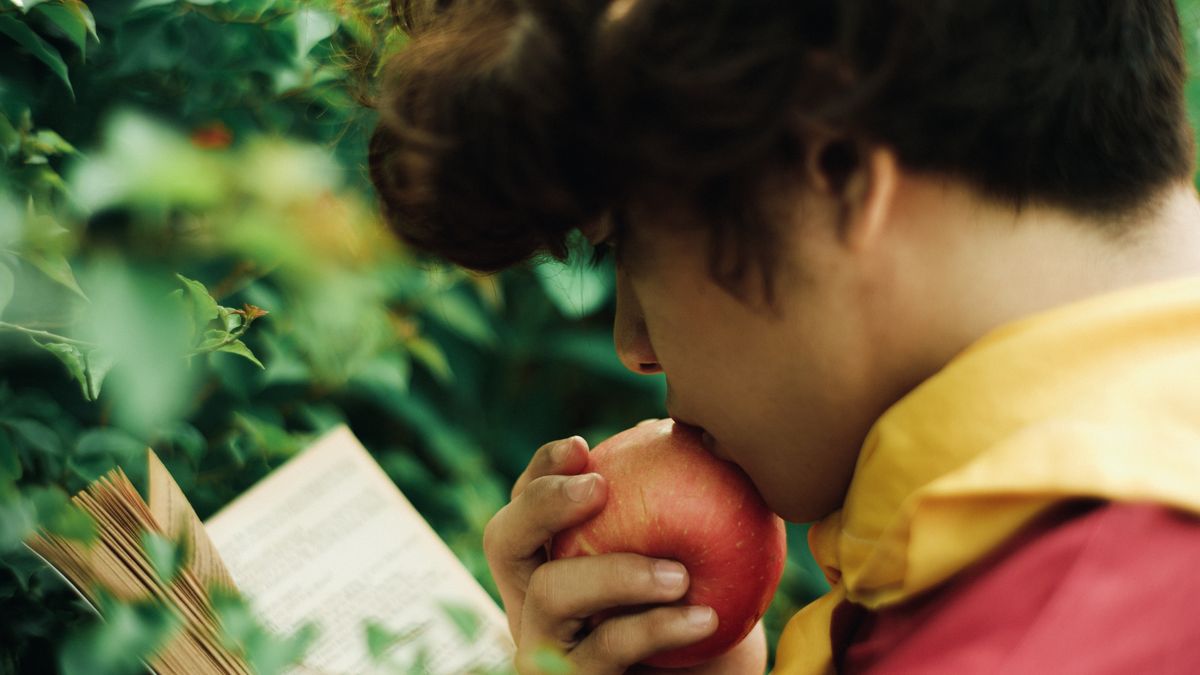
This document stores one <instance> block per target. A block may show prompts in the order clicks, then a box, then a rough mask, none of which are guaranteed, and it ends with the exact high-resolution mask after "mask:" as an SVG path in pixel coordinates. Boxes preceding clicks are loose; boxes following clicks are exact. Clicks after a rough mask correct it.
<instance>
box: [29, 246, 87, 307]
mask: <svg viewBox="0 0 1200 675" xmlns="http://www.w3.org/2000/svg"><path fill="white" fill-rule="evenodd" d="M21 257H22V258H24V259H25V260H28V261H29V264H31V265H33V266H34V267H36V268H38V269H39V270H41V272H42V274H45V275H46V276H47V277H49V278H50V279H52V280H54V281H55V282H57V283H58V284H59V285H61V286H64V287H66V288H68V289H70V290H71V291H72V292H73V293H75V295H78V296H79V297H80V298H82V299H84V300H87V299H88V297H87V294H86V293H84V292H83V289H82V288H80V286H79V280H78V279H76V278H75V272H74V271H72V269H71V263H70V262H69V261H67V258H66V256H64V255H63V254H61V253H44V252H42V251H22V252H21Z"/></svg>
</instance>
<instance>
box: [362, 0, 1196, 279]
mask: <svg viewBox="0 0 1200 675" xmlns="http://www.w3.org/2000/svg"><path fill="white" fill-rule="evenodd" d="M394 6H395V9H396V12H397V14H398V15H399V16H400V17H402V18H403V20H404V22H405V25H406V28H407V31H408V32H409V34H410V36H411V43H410V44H409V45H408V47H407V48H406V49H405V50H404V51H403V52H402V53H401V54H400V55H399V56H398V57H396V58H395V59H394V61H393V62H392V63H390V64H389V65H388V67H387V69H386V71H385V75H384V78H383V81H382V85H383V86H382V92H383V93H382V97H381V101H380V115H381V117H380V122H379V125H378V128H377V130H376V132H375V135H374V137H373V139H372V142H371V152H370V166H371V175H372V179H373V181H374V183H375V185H376V186H377V188H378V192H379V195H380V197H381V200H382V204H383V208H384V212H385V214H386V216H387V218H388V219H389V222H390V223H391V224H392V225H393V226H394V227H395V229H396V230H397V231H398V232H399V233H400V234H401V235H402V236H403V237H404V238H405V239H406V240H408V241H409V242H412V243H413V244H415V245H416V246H418V247H420V248H423V249H426V250H428V251H431V252H433V253H435V254H437V255H439V256H442V257H444V258H447V259H449V260H451V261H453V262H456V263H459V264H462V265H464V266H467V267H470V268H474V269H478V270H496V269H500V268H503V267H506V266H509V265H512V264H514V263H517V262H519V261H522V260H525V259H527V258H529V257H530V256H531V255H534V254H536V253H538V252H549V253H551V254H553V255H556V256H561V255H563V254H564V253H565V251H566V243H565V242H566V238H567V235H568V233H569V232H570V231H571V230H572V229H574V228H577V227H580V226H581V225H584V224H587V223H590V222H592V221H595V220H596V219H597V218H600V217H603V216H604V215H605V214H607V213H611V212H614V211H616V212H621V211H623V210H625V209H631V208H633V209H637V210H638V211H644V210H649V211H651V212H653V211H654V210H656V209H667V208H671V209H682V210H683V212H684V213H686V214H689V217H688V218H685V219H682V220H683V221H686V222H688V223H690V224H691V226H694V227H698V228H702V229H703V230H706V231H708V232H709V233H711V235H712V238H711V240H710V241H711V243H712V248H711V260H710V263H711V265H712V269H713V274H714V276H715V277H716V278H718V279H719V280H721V281H722V282H729V283H732V282H736V281H737V280H739V279H741V278H742V277H743V276H744V275H745V274H746V273H747V271H749V270H752V269H755V268H758V269H760V270H763V271H764V281H769V276H770V275H769V274H768V272H769V270H770V269H771V267H772V265H773V263H774V261H773V257H772V254H773V251H774V250H775V247H774V246H772V244H773V243H774V240H775V234H774V231H773V227H774V226H773V223H775V222H778V221H779V219H778V217H777V214H774V213H773V209H775V208H777V207H778V206H779V204H780V199H779V198H778V195H780V194H784V193H786V192H787V186H788V184H789V181H794V180H795V179H796V177H797V176H799V175H802V171H800V169H801V167H802V165H803V162H804V158H805V155H806V148H808V147H809V146H810V145H812V143H813V141H814V139H816V138H822V139H829V138H834V139H841V141H840V142H834V143H829V144H826V145H824V146H823V147H825V148H826V151H825V152H824V154H823V155H822V158H821V161H822V166H823V167H824V170H825V171H826V172H827V173H829V174H830V175H831V176H832V177H833V178H834V179H835V183H836V178H837V177H838V176H839V175H840V174H843V173H846V172H849V171H851V170H853V169H854V167H855V166H856V164H857V162H858V160H859V158H860V157H861V156H862V149H863V148H864V147H868V146H871V145H886V146H888V147H890V148H892V149H893V150H894V151H895V152H896V154H897V157H898V158H899V160H900V162H901V164H902V165H903V166H904V167H905V168H906V169H908V170H912V171H918V172H928V173H932V174H938V175H944V176H949V177H952V178H956V179H960V180H964V181H966V182H967V183H969V184H970V185H972V186H974V187H975V188H977V189H978V190H979V191H980V192H981V193H982V194H984V195H987V196H989V197H991V198H994V199H997V200H1002V201H1003V202H1006V203H1011V204H1013V205H1014V206H1016V207H1018V208H1019V207H1020V206H1022V205H1025V204H1046V205H1052V206H1056V207H1061V208H1065V209H1068V210H1070V211H1072V212H1076V213H1080V214H1086V215H1091V216H1096V217H1099V218H1100V219H1101V220H1103V221H1105V222H1111V223H1117V222H1120V221H1121V220H1122V218H1121V216H1123V215H1128V214H1129V213H1130V212H1131V211H1133V210H1135V209H1137V208H1139V207H1141V206H1143V205H1144V204H1146V203H1147V201H1148V200H1149V199H1151V198H1152V197H1153V196H1154V195H1155V194H1157V193H1158V191H1160V190H1161V189H1162V188H1163V187H1165V186H1166V185H1167V184H1168V183H1170V182H1171V181H1173V180H1177V179H1179V178H1183V177H1186V176H1188V175H1190V173H1191V172H1192V164H1193V141H1192V136H1191V130H1190V126H1189V124H1188V120H1187V115H1186V110H1185V104H1184V99H1183V87H1184V83H1185V79H1186V65H1185V59H1184V49H1183V43H1182V39H1181V35H1180V23H1179V18H1178V14H1177V9H1176V6H1175V3H1174V2H1173V0H1106V1H1103V2H1095V1H1094V0H1056V1H1054V2H1046V0H975V1H974V2H960V1H959V0H710V1H708V2H698V1H697V0H632V1H630V0H617V3H615V4H612V5H610V3H609V2H608V1H607V0H457V1H451V2H446V1H440V2H434V1H431V0H411V1H409V0H394ZM618 15H619V16H618ZM814 147H815V146H814ZM793 185H794V183H793ZM1125 220H1128V219H1125ZM1113 227H1116V225H1113Z"/></svg>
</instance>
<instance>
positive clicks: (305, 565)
mask: <svg viewBox="0 0 1200 675" xmlns="http://www.w3.org/2000/svg"><path fill="white" fill-rule="evenodd" d="M206 527H207V529H208V534H209V537H210V538H211V539H212V541H213V543H214V545H215V546H216V548H217V551H218V552H219V553H220V556H221V559H222V560H224V561H225V566H226V568H227V569H228V570H229V573H230V575H231V576H232V577H233V580H234V583H236V584H237V587H238V588H239V589H240V590H241V592H242V593H243V595H244V596H245V597H246V598H247V599H248V600H249V601H250V604H251V605H252V606H253V607H254V609H255V610H256V612H257V613H258V615H259V616H260V617H261V618H262V620H263V622H264V623H265V624H267V625H268V626H269V627H270V628H272V629H274V630H277V631H280V632H283V633H290V632H291V631H294V630H296V629H298V628H299V627H301V626H303V625H304V624H305V623H308V622H313V623H315V624H316V625H317V626H318V627H319V628H320V630H321V633H320V637H319V638H318V640H317V641H316V643H315V644H314V645H313V646H312V647H311V648H310V650H309V654H308V657H307V658H306V659H305V662H304V665H305V668H303V669H301V670H300V671H298V672H307V673H312V672H319V673H330V674H342V673H345V674H355V675H357V674H359V673H370V672H384V671H383V670H382V669H376V668H373V665H372V661H371V658H370V655H369V652H368V651H367V646H366V640H365V636H366V630H365V627H364V623H365V622H367V621H373V622H376V623H378V624H380V625H382V626H384V627H386V628H387V630H388V631H389V632H390V633H392V634H396V635H400V636H403V637H402V639H401V640H400V642H399V643H398V644H397V645H396V646H395V647H394V648H393V649H392V651H391V652H390V653H389V654H388V655H387V656H388V658H387V660H388V661H389V662H390V663H392V664H400V665H401V666H402V668H408V667H410V666H411V664H413V663H415V662H417V660H418V659H419V658H422V659H424V661H423V662H424V663H425V664H426V665H425V668H424V672H426V673H429V674H430V675H467V674H469V673H491V672H498V671H504V670H506V669H507V668H508V665H509V664H510V663H511V658H512V652H513V646H512V641H511V639H510V638H509V636H508V627H507V623H506V621H505V618H504V614H503V613H502V612H501V611H500V609H499V608H498V607H497V606H496V604H495V603H494V602H493V601H492V599H491V598H490V597H489V596H488V595H487V593H486V591H484V590H483V588H482V587H480V586H479V584H478V582H476V581H475V579H474V578H473V577H472V576H471V574H470V572H468V571H467V569H466V568H465V567H463V565H462V563H460V562H459V561H458V559H457V558H456V557H455V556H454V554H453V553H452V552H451V551H450V549H449V548H448V547H447V546H446V545H445V543H443V542H442V540H441V539H440V538H439V537H438V536H437V534H436V533H435V532H434V531H433V529H432V528H430V526H429V525H428V523H426V522H425V520H424V518H422V517H421V515H420V514H419V513H418V512H417V511H416V509H415V508H413V506H412V505H411V504H410V503H409V502H408V500H407V499H405V498H404V496H403V495H402V494H401V493H400V490H399V489H398V488H397V487H396V485H395V484H394V483H392V481H391V479H390V478H388V476H387V474H385V473H384V472H383V470H382V469H381V468H380V467H379V465H378V464H377V463H376V462H375V460H374V459H373V458H372V457H371V456H370V454H369V453H368V452H367V451H366V449H364V448H363V447H362V445H361V444H360V443H359V442H358V440H357V439H356V438H355V437H354V435H353V434H352V433H351V432H350V430H349V429H347V428H345V427H339V428H338V429H335V430H334V431H332V432H330V433H329V434H327V435H326V436H324V437H323V438H321V439H320V440H319V441H318V442H317V443H315V444H314V445H313V446H311V447H310V448H308V449H307V450H305V451H303V452H302V453H301V454H299V455H297V456H296V457H294V458H293V459H291V460H290V461H288V462H287V463H286V464H284V465H283V466H282V467H280V468H278V469H276V470H275V471H274V472H272V473H271V474H270V475H269V476H267V477H266V478H265V479H263V480H262V481H261V482H260V483H258V484H257V485H255V486H254V487H253V488H251V489H250V490H249V491H248V492H246V493H245V494H244V495H242V496H241V497H239V498H238V499H236V500H235V501H234V502H233V503H232V504H230V505H229V506H227V507H226V508H225V509H223V510H222V511H220V512H219V513H217V514H216V515H215V516H213V517H212V518H211V519H209V521H208V522H207V523H206ZM444 604H449V605H452V606H454V607H457V608H461V609H465V610H468V611H469V612H471V613H473V614H474V615H476V616H477V617H478V627H477V630H476V632H475V634H474V635H472V636H467V635H464V633H463V630H462V629H461V628H460V627H459V626H458V625H457V624H456V622H455V621H454V620H452V618H451V616H450V614H449V613H448V612H447V611H445V610H444V609H443V608H442V606H443V605H444ZM422 651H423V652H424V654H423V655H421V656H419V654H418V653H419V652H422ZM388 672H395V669H394V666H393V668H392V669H391V670H390V671H388ZM400 672H409V671H407V670H403V669H402V670H400ZM413 672H421V671H420V670H416V671H413Z"/></svg>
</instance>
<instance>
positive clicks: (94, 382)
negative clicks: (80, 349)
mask: <svg viewBox="0 0 1200 675" xmlns="http://www.w3.org/2000/svg"><path fill="white" fill-rule="evenodd" d="M114 365H116V359H114V358H113V356H112V354H109V353H108V352H106V351H104V350H103V349H93V350H92V351H90V352H88V354H87V390H86V391H85V392H84V396H83V397H84V398H85V399H87V400H89V401H95V400H98V399H99V398H100V385H102V384H104V378H105V377H107V376H108V373H109V371H111V370H112V368H113V366H114Z"/></svg>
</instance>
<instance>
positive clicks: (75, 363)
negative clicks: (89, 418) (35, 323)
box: [35, 341, 88, 398]
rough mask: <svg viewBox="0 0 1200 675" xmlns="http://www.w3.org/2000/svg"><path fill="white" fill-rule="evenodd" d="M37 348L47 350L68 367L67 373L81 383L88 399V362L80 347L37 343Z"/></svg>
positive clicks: (54, 343) (55, 343)
mask: <svg viewBox="0 0 1200 675" xmlns="http://www.w3.org/2000/svg"><path fill="white" fill-rule="evenodd" d="M35 344H37V346H39V347H41V348H42V349H45V350H46V351H48V352H50V353H51V354H53V355H54V356H56V357H57V358H58V360H59V361H62V363H63V365H64V366H66V367H67V372H68V373H70V374H71V377H73V378H75V380H76V381H78V382H79V386H80V387H81V389H82V391H83V395H84V397H85V398H86V397H87V396H88V380H87V362H86V361H85V360H84V357H83V353H82V352H80V351H79V347H76V346H75V345H69V344H66V343H63V342H47V343H42V342H36V341H35Z"/></svg>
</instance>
